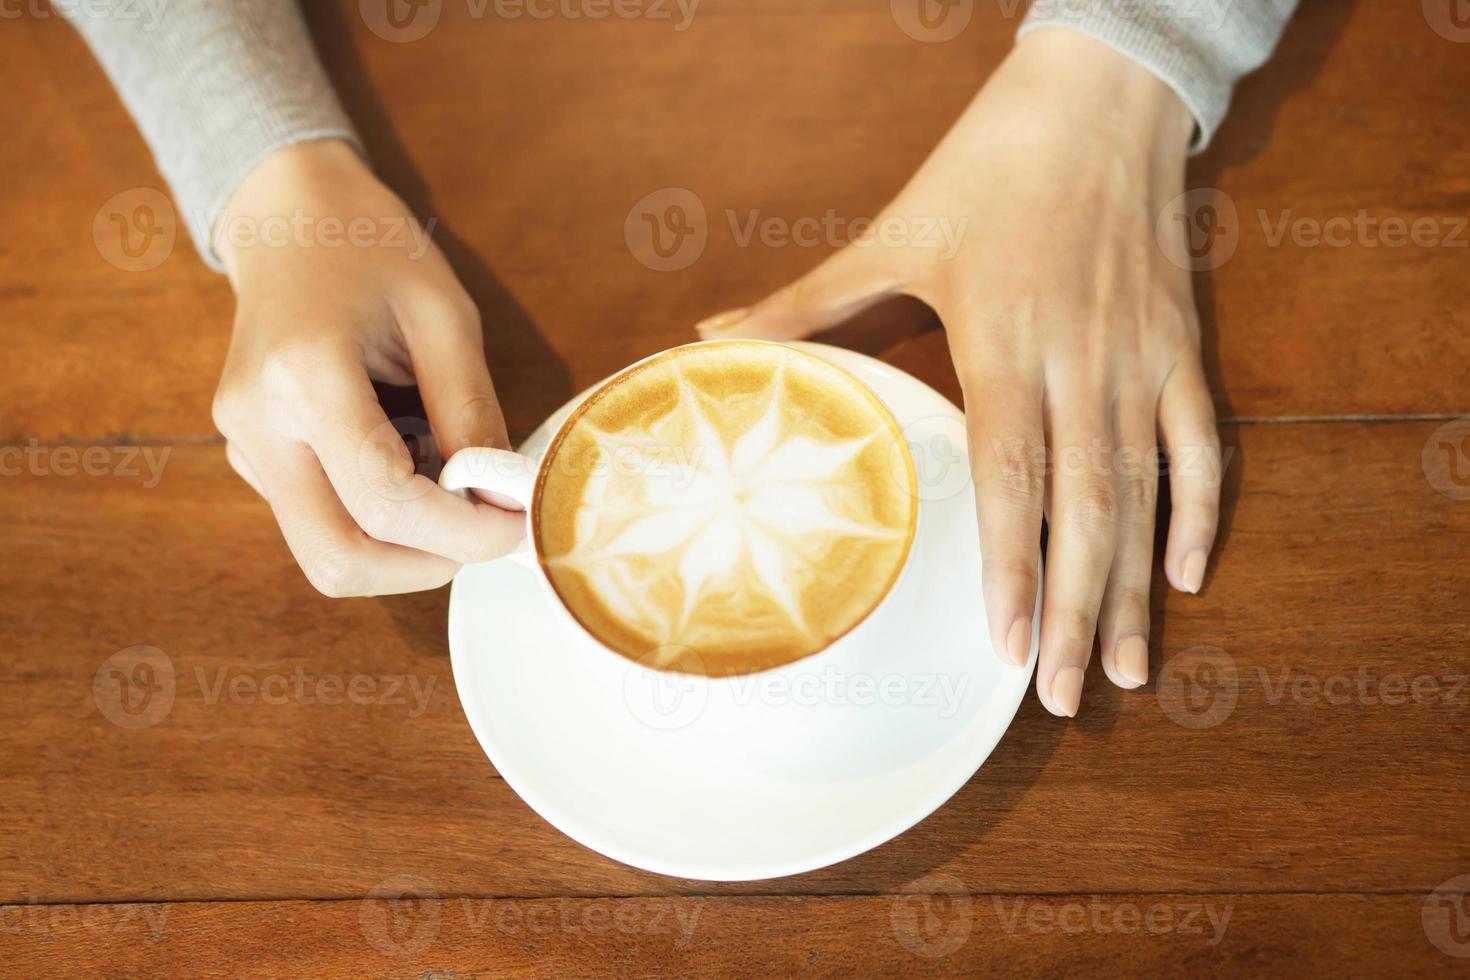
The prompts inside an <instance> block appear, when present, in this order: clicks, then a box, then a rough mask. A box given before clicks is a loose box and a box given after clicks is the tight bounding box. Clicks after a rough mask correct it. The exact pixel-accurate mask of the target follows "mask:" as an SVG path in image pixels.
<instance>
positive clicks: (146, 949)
mask: <svg viewBox="0 0 1470 980" xmlns="http://www.w3.org/2000/svg"><path fill="white" fill-rule="evenodd" d="M949 884H950V883H941V884H940V885H939V887H938V889H936V886H935V885H934V884H924V885H921V886H920V888H921V891H919V892H918V893H912V894H901V895H894V896H866V895H865V896H854V897H850V898H723V899H718V900H713V899H706V898H683V899H669V898H653V899H639V898H594V899H551V900H530V901H527V900H511V899H492V898H442V899H434V898H426V897H418V894H419V893H414V892H411V891H410V892H408V893H407V895H409V896H412V897H395V898H394V899H379V898H373V899H369V900H358V901H342V902H260V903H233V902H219V903H199V904H189V903H184V904H166V905H143V906H137V905H102V906H97V905H91V906H74V905H62V906H55V905H53V906H4V907H0V927H3V928H4V930H5V932H6V933H7V934H8V935H7V936H6V941H5V949H6V953H7V969H8V970H9V971H10V973H11V975H13V976H38V977H39V976H54V975H57V974H58V973H61V974H63V975H66V976H136V975H139V974H145V973H146V974H148V975H167V976H177V975H187V976H197V975H200V974H207V975H211V976H213V975H227V976H282V975H290V976H302V975H305V976H314V977H357V976H362V975H364V974H370V975H373V976H381V975H391V976H399V975H409V974H410V973H412V974H414V975H420V976H425V975H434V976H461V975H469V976H497V977H498V976H554V977H561V976H591V975H611V974H616V975H618V976H669V975H675V976H737V975H738V976H794V975H796V974H798V973H800V974H801V975H803V976H806V975H813V976H823V977H839V976H891V975H896V974H904V975H908V974H918V973H922V974H923V975H926V976H930V975H942V976H1002V977H1009V976H1035V975H1049V976H1070V975H1079V974H1080V975H1086V976H1109V977H1111V976H1119V977H1134V976H1153V975H1179V974H1181V973H1187V974H1188V975H1189V976H1211V977H1213V976H1220V977H1232V976H1240V975H1242V974H1243V973H1249V975H1250V976H1253V977H1298V976H1306V975H1318V976H1396V977H1419V976H1424V977H1429V976H1436V977H1437V976H1445V975H1447V974H1448V973H1449V972H1450V971H1452V970H1454V968H1456V967H1460V968H1461V969H1463V967H1464V965H1465V963H1466V960H1464V959H1461V958H1457V957H1452V956H1451V955H1448V954H1449V953H1450V952H1454V953H1457V954H1458V955H1459V956H1463V955H1465V953H1470V943H1463V942H1462V943H1458V944H1456V943H1455V942H1454V940H1453V938H1452V937H1450V936H1449V934H1448V933H1446V932H1445V931H1444V930H1443V929H1442V928H1441V927H1440V925H1439V922H1438V920H1437V919H1436V918H1434V916H1432V915H1431V916H1430V918H1429V919H1428V920H1427V924H1426V919H1425V917H1424V906H1425V896H1422V895H1322V896H1318V895H1229V894H1226V895H1193V894H1184V895H1178V894H1174V895H1069V896H1051V897H1048V896H1028V895H972V894H969V893H958V894H955V893H950V892H948V891H944V890H942V889H943V888H945V887H947V886H948V885H949ZM389 887H390V888H394V889H396V888H397V887H399V886H397V885H393V886H389ZM922 889H936V890H932V891H923V890H922ZM776 935H779V936H780V937H781V939H780V941H777V942H760V941H752V937H756V936H776ZM1431 936H1433V937H1434V938H1436V939H1438V940H1439V941H1440V942H1441V943H1443V944H1445V948H1446V951H1444V952H1442V951H1441V949H1440V947H1437V946H1436V945H1435V944H1434V943H1433V941H1432V940H1431Z"/></svg>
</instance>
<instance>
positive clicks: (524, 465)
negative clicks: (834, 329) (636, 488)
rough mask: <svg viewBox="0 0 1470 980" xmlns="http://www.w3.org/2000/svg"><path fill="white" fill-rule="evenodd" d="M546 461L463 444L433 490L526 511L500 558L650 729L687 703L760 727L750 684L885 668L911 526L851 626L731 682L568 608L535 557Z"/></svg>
mask: <svg viewBox="0 0 1470 980" xmlns="http://www.w3.org/2000/svg"><path fill="white" fill-rule="evenodd" d="M711 343H728V342H720V341H706V342H701V343H700V344H691V345H687V346H691V347H692V346H704V345H706V344H711ZM741 343H751V344H764V343H769V342H768V341H741ZM662 353H663V352H660V354H654V355H650V358H645V359H644V360H643V361H639V362H637V363H636V364H632V365H630V366H628V367H627V368H625V369H623V370H622V371H620V372H618V373H617V374H615V375H613V376H612V377H610V378H608V379H607V380H606V381H604V382H603V383H602V384H601V385H598V386H597V387H596V388H594V389H592V391H590V392H588V393H587V395H586V397H592V396H593V395H595V394H596V393H597V392H599V391H601V390H602V389H603V388H605V387H607V386H609V385H612V384H614V383H616V382H617V381H618V380H619V379H621V378H622V377H623V376H624V375H625V374H627V373H629V372H631V371H633V370H635V369H637V368H638V367H639V366H640V365H642V364H643V363H644V362H645V361H647V360H650V359H651V358H654V357H659V356H661V354H662ZM859 383H860V382H859ZM576 418H577V413H576V411H575V410H573V411H570V412H568V413H567V417H566V419H565V420H564V421H563V422H562V423H561V425H560V426H559V427H558V428H557V430H556V431H555V432H553V433H552V435H551V437H550V439H549V440H548V442H547V445H550V446H556V445H557V444H558V442H559V441H560V440H559V437H560V436H561V435H562V434H563V432H564V431H565V430H566V429H567V428H568V427H569V426H570V425H572V424H573V423H574V422H575V421H576ZM895 451H896V452H901V453H903V454H904V460H903V461H904V462H905V463H906V465H907V466H908V467H910V468H911V467H912V465H913V464H912V460H911V458H910V456H909V449H908V447H907V446H906V445H904V444H903V443H902V442H901V441H899V442H898V443H896V449H895ZM552 462H553V457H552V456H551V455H550V454H543V455H542V456H541V457H539V458H537V457H533V456H530V455H526V454H524V453H519V452H511V451H509V450H503V449H494V448H490V447H484V446H475V447H469V448H466V449H462V450H460V451H459V452H457V453H455V454H454V456H452V457H451V458H450V459H449V460H448V461H447V462H446V463H445V465H444V468H443V471H442V472H441V474H440V477H439V485H440V486H441V487H443V488H444V489H446V490H451V491H454V492H457V493H459V494H461V495H463V496H468V493H469V491H471V490H473V491H475V492H476V493H477V494H478V495H479V496H480V497H481V498H482V499H486V500H489V501H490V502H491V503H494V504H496V505H497V506H501V507H504V508H506V509H508V510H523V511H525V513H526V537H525V540H524V542H523V543H522V545H521V546H520V548H518V549H517V550H516V551H514V552H512V553H511V554H509V555H507V556H506V557H505V558H503V559H499V560H501V561H513V562H516V563H517V564H520V565H523V566H525V567H526V568H528V569H530V570H531V572H532V573H533V574H534V575H535V576H536V578H537V579H538V580H539V581H540V583H541V587H542V591H543V592H544V593H545V595H546V596H547V598H548V600H549V605H550V607H551V608H552V609H553V610H554V611H555V615H556V618H557V620H558V621H559V622H560V623H561V624H562V625H563V626H564V627H565V630H566V633H567V635H568V637H569V638H570V640H571V641H572V642H575V643H577V644H578V646H579V648H582V649H585V650H586V652H587V656H586V657H585V658H583V659H584V661H585V663H586V666H587V669H588V670H591V671H595V672H596V673H597V674H599V675H601V676H603V677H604V678H605V680H606V682H607V683H608V684H609V685H610V686H620V687H622V689H623V694H624V697H625V698H626V699H627V700H628V703H629V707H630V708H631V709H632V710H633V711H634V712H635V713H636V714H638V715H639V716H640V717H642V718H643V719H644V720H645V721H648V722H649V723H650V724H652V725H654V727H666V728H683V727H685V726H686V724H688V723H690V722H689V721H687V720H686V721H685V722H682V723H681V722H680V721H679V712H680V711H682V712H684V713H685V714H688V711H689V705H691V704H697V705H698V712H697V714H698V716H699V723H700V725H701V726H709V725H716V726H718V727H721V728H723V727H726V726H727V725H734V726H736V727H744V726H747V725H751V724H761V723H763V722H762V720H761V719H762V717H763V716H765V715H767V714H768V712H766V711H763V710H762V709H761V706H760V705H759V704H752V699H751V698H750V696H749V694H748V692H749V691H750V689H751V685H752V684H764V685H767V686H768V687H769V686H771V685H781V684H791V683H794V682H797V681H798V680H801V679H810V678H809V675H813V674H820V675H822V676H830V675H832V674H834V673H835V674H838V675H852V674H856V673H862V672H869V673H875V674H876V672H878V671H881V670H883V669H884V668H885V667H889V668H891V667H892V666H893V664H892V659H891V658H892V655H893V652H894V651H893V650H892V647H893V645H894V644H895V643H897V642H899V640H898V638H899V637H901V635H902V634H901V630H899V629H895V625H897V626H901V624H902V622H903V621H904V620H906V618H907V614H909V613H911V612H912V610H908V609H905V608H901V607H905V606H908V605H909V603H906V602H902V601H901V600H899V599H898V598H896V597H898V596H899V595H900V594H901V593H902V592H903V591H904V590H903V583H904V581H905V580H906V579H907V578H908V575H907V570H908V568H909V567H910V566H912V565H913V564H914V560H915V559H914V552H915V550H916V549H917V548H918V546H919V541H920V539H921V535H920V533H919V528H918V526H917V525H916V527H915V529H914V534H913V539H912V543H911V546H910V548H909V549H908V552H907V554H906V556H905V559H904V564H903V567H902V568H901V569H900V571H899V573H898V575H897V576H896V577H895V579H894V581H893V583H892V585H891V586H890V587H889V589H888V591H887V592H886V593H885V594H884V595H883V597H882V598H881V599H880V600H879V601H878V602H877V603H876V604H875V605H874V607H873V608H872V609H871V610H869V612H868V614H867V615H866V616H865V617H863V619H862V620H861V621H860V622H859V623H858V624H857V625H856V626H855V627H854V628H852V629H851V630H849V631H848V632H847V633H845V634H844V635H842V636H840V637H838V638H837V639H836V640H834V641H832V642H831V643H829V644H828V645H827V646H826V647H824V648H822V649H821V650H819V651H817V652H815V653H812V654H809V655H807V656H805V657H801V658H799V659H797V660H793V661H789V662H787V663H784V664H781V665H778V666H776V667H772V668H768V669H766V670H762V671H757V672H755V673H753V674H750V673H747V674H742V675H739V676H735V677H730V676H723V675H715V676H711V675H708V674H700V673H690V672H686V671H680V670H666V669H656V668H654V667H651V666H648V665H647V664H646V663H644V662H640V661H634V660H632V659H629V658H628V657H626V656H624V655H623V654H621V653H618V652H617V651H615V650H613V649H611V648H610V647H608V646H606V645H605V644H604V643H602V642H601V641H600V640H599V639H598V638H597V637H596V636H594V635H593V634H592V633H591V632H589V631H588V630H587V629H586V628H585V627H584V626H583V625H582V623H580V622H579V621H578V620H577V618H576V617H575V616H574V615H573V614H572V613H571V611H570V610H568V609H567V607H566V605H565V604H564V603H563V601H562V599H561V596H560V595H559V594H558V593H557V591H556V589H555V588H554V587H553V585H552V582H551V579H550V577H549V576H548V574H547V572H546V568H545V566H544V565H543V563H542V560H541V556H540V555H538V554H537V553H536V550H535V549H536V544H535V542H536V540H537V535H536V534H535V533H534V528H535V526H536V523H535V522H536V520H537V516H538V515H537V513H536V497H537V494H536V491H537V487H538V485H539V483H540V481H541V480H542V478H543V477H544V475H545V471H546V469H547V467H548V466H550V465H551V464H552ZM918 511H919V518H918V520H919V522H922V519H923V511H922V508H919V509H918ZM885 633H889V634H891V638H890V639H889V641H887V642H885V641H884V639H883V636H884V634H885ZM653 659H654V655H653V654H650V656H649V657H647V658H645V660H647V661H652V660H653ZM661 698H662V699H665V700H666V701H667V700H668V699H669V698H673V699H674V700H676V701H678V703H679V705H680V707H679V708H678V710H676V711H673V712H669V711H665V710H664V708H662V707H660V705H659V704H658V703H657V702H658V701H659V700H660V699H661ZM757 700H758V699H757ZM788 718H789V713H788ZM664 722H667V724H665V723H664Z"/></svg>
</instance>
